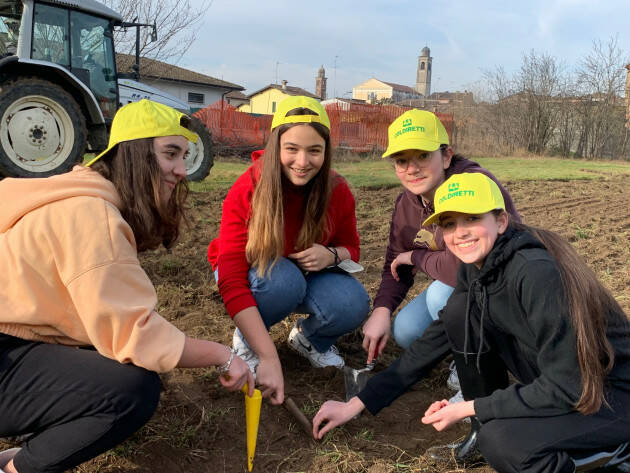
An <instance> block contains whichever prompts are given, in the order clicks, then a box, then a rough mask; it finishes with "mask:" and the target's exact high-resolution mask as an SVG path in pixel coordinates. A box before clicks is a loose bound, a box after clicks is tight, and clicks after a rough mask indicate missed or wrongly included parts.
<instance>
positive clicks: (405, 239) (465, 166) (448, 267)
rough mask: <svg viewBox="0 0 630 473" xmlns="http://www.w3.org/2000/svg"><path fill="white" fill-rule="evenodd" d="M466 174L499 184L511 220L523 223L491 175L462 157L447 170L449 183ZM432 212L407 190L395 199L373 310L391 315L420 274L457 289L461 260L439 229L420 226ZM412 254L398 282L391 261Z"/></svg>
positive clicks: (508, 198) (430, 206)
mask: <svg viewBox="0 0 630 473" xmlns="http://www.w3.org/2000/svg"><path fill="white" fill-rule="evenodd" d="M464 172H480V173H482V174H485V175H486V176H488V177H489V178H490V179H492V180H493V181H494V182H496V183H497V185H498V186H499V189H501V193H502V194H503V199H504V200H505V209H506V211H507V212H508V213H509V214H510V217H511V218H513V219H514V220H516V221H518V222H520V221H521V217H520V215H519V214H518V212H517V211H516V208H515V207H514V202H512V198H511V197H510V194H508V192H507V191H506V190H505V189H504V188H503V186H502V185H501V183H500V182H499V181H498V180H497V178H496V177H494V176H493V175H492V173H491V172H490V171H488V170H487V169H484V168H482V167H481V166H480V165H479V164H477V163H475V162H473V161H470V160H468V159H466V158H464V157H462V156H459V155H455V156H453V159H451V165H450V166H449V167H448V169H447V170H446V179H448V178H449V177H451V176H452V175H453V174H460V173H464ZM433 212H434V210H433V203H430V204H428V205H426V206H425V205H424V203H423V202H422V198H421V197H420V196H417V195H415V194H413V193H412V192H409V191H408V190H405V191H404V192H403V193H402V194H400V195H399V196H398V198H397V199H396V204H395V205H394V212H393V214H392V221H391V224H390V227H389V245H388V246H387V252H386V254H385V264H384V265H383V274H382V276H381V285H380V287H379V288H378V292H377V293H376V297H375V298H374V308H376V307H386V308H388V309H389V310H390V311H392V312H393V311H394V310H396V308H397V307H398V306H399V305H400V303H401V302H402V301H403V299H404V298H405V296H406V295H407V291H409V288H410V287H411V286H412V285H413V279H414V274H415V273H416V272H417V271H422V272H423V273H425V274H426V275H427V276H429V277H430V278H432V279H437V280H438V281H441V282H443V283H444V284H448V285H449V286H452V287H455V283H456V281H457V268H458V267H459V265H460V260H459V259H457V257H456V256H455V255H453V253H451V252H450V251H449V250H448V248H446V246H445V244H444V238H443V237H442V230H441V229H440V227H438V226H437V225H431V226H429V227H422V226H421V225H422V222H424V221H425V220H426V219H427V218H428V217H429V216H430V215H431V214H432V213H433ZM410 250H412V251H413V253H412V254H411V260H412V261H413V267H412V266H408V265H401V266H398V268H397V272H398V276H399V277H400V281H396V280H395V279H394V277H393V276H392V272H391V269H390V268H391V264H392V261H394V259H395V258H396V256H398V255H399V254H400V253H404V252H405V251H410Z"/></svg>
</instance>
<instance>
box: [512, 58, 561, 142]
mask: <svg viewBox="0 0 630 473" xmlns="http://www.w3.org/2000/svg"><path fill="white" fill-rule="evenodd" d="M562 69H563V67H562V66H561V65H560V64H559V63H558V61H557V60H556V59H555V58H554V57H552V56H549V55H547V54H546V53H540V54H537V53H536V52H535V51H533V50H532V51H530V53H529V54H525V55H523V62H522V64H521V70H520V72H519V73H518V74H517V76H516V84H517V88H518V91H519V93H520V99H521V100H520V105H521V106H520V107H518V110H519V111H520V112H521V117H520V122H521V123H522V125H523V128H522V130H523V134H524V135H523V139H524V142H525V147H526V148H527V150H528V151H530V152H533V153H537V154H542V153H544V152H545V150H546V148H547V145H548V143H549V140H550V139H551V137H552V133H553V131H554V129H555V127H556V119H557V114H558V103H559V99H560V93H561V91H560V84H561V83H562Z"/></svg>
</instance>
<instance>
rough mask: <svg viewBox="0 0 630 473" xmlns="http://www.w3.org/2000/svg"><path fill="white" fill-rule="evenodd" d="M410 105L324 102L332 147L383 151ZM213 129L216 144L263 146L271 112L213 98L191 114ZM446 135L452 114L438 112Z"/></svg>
mask: <svg viewBox="0 0 630 473" xmlns="http://www.w3.org/2000/svg"><path fill="white" fill-rule="evenodd" d="M410 109H411V108H410V107H401V106H398V105H368V104H365V105H364V104H350V103H347V102H340V103H336V104H331V105H327V106H326V112H327V113H328V117H329V118H330V137H331V141H332V144H333V147H335V148H337V149H345V150H349V151H353V152H382V151H383V150H385V148H387V127H388V126H389V124H390V123H391V122H393V121H394V119H396V117H398V116H399V115H400V114H402V113H403V112H405V111H407V110H410ZM194 116H195V117H197V118H199V119H200V120H201V121H202V122H203V123H204V124H205V125H206V127H207V128H208V129H209V130H210V132H211V133H212V140H213V142H215V143H216V144H219V145H222V146H227V147H260V148H262V147H264V145H265V143H266V141H267V138H268V137H269V134H270V128H271V120H272V116H271V115H254V114H250V113H244V112H239V111H238V110H237V109H236V108H234V107H233V106H231V105H228V104H227V103H225V102H221V101H219V102H216V103H214V104H212V105H210V106H208V107H206V108H204V109H202V110H199V111H197V112H196V113H195V114H194ZM437 116H438V117H439V119H440V120H441V121H442V123H443V124H444V127H445V128H446V131H447V132H448V134H449V136H451V138H452V136H453V127H454V122H453V115H450V114H444V113H438V114H437Z"/></svg>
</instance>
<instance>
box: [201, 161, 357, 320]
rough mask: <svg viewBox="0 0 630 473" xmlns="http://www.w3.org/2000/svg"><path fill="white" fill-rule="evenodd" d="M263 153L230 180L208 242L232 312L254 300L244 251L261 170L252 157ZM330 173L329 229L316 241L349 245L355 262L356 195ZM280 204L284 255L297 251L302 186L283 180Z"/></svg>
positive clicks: (225, 297) (233, 313) (229, 311)
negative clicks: (217, 223) (216, 228)
mask: <svg viewBox="0 0 630 473" xmlns="http://www.w3.org/2000/svg"><path fill="white" fill-rule="evenodd" d="M262 153H263V152H262V151H256V152H254V153H253V154H252V159H253V160H254V164H252V165H251V166H250V167H249V168H248V169H247V170H246V171H245V172H244V173H243V174H242V175H241V176H240V177H239V178H238V179H237V180H236V182H234V184H233V185H232V187H231V189H230V191H229V192H228V194H227V196H226V198H225V200H224V201H223V212H222V215H221V227H220V229H219V237H218V238H215V239H214V240H213V241H212V242H210V245H209V246H208V261H209V262H210V264H211V265H212V269H213V270H216V269H217V267H218V268H219V292H220V294H221V297H223V302H224V304H225V307H226V309H227V311H228V313H229V314H230V317H234V316H235V315H236V314H237V313H239V312H240V311H241V310H243V309H246V308H247V307H252V306H255V305H256V301H255V300H254V296H253V294H252V292H251V290H250V288H249V281H248V279H247V273H248V271H249V268H250V266H249V263H248V262H247V258H246V256H245V245H246V244H247V233H248V225H249V217H250V215H251V202H252V196H253V195H254V189H255V188H256V183H257V181H258V176H259V175H260V168H259V164H260V163H257V162H256V161H257V159H258V158H259V157H261V156H262ZM331 175H332V176H333V190H332V195H331V199H330V204H329V205H328V210H327V216H328V222H329V227H330V231H329V232H328V233H326V234H325V235H324V237H323V238H322V239H321V240H318V241H317V243H320V244H322V245H325V246H343V247H345V248H347V249H348V251H350V256H351V258H352V259H353V260H354V261H357V262H358V261H359V234H358V232H357V219H356V215H355V212H354V209H355V203H354V197H353V196H352V192H350V188H349V187H348V184H347V183H346V181H345V179H344V178H343V177H341V176H340V175H339V174H337V173H336V172H334V171H331ZM282 204H283V211H284V242H285V246H284V253H283V256H285V257H286V256H287V255H289V254H290V253H295V252H297V251H299V250H298V249H297V248H295V243H296V240H297V236H298V233H299V231H300V228H301V227H302V221H303V205H304V194H303V192H302V189H300V188H297V187H292V186H291V187H289V186H286V187H285V188H284V189H283V199H282Z"/></svg>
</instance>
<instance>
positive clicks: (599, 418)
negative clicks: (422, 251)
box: [422, 173, 630, 473]
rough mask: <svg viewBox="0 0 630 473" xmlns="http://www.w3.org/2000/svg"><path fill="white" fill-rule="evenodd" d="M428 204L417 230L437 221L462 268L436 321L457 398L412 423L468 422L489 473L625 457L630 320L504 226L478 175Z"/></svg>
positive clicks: (546, 235)
mask: <svg viewBox="0 0 630 473" xmlns="http://www.w3.org/2000/svg"><path fill="white" fill-rule="evenodd" d="M435 209H436V212H435V214H434V215H432V216H431V217H430V218H429V219H427V220H426V221H425V222H424V225H428V224H431V223H437V224H439V225H440V227H441V228H442V230H443V233H444V241H445V243H446V246H447V247H448V249H449V250H450V251H451V252H452V253H453V254H454V255H455V256H457V257H458V258H459V259H461V260H462V262H463V263H464V264H462V266H461V267H460V270H459V273H458V282H457V286H456V288H455V291H454V292H453V295H452V296H451V298H450V299H449V301H448V303H447V305H446V307H445V308H444V309H443V311H442V312H441V313H440V320H441V323H442V324H444V327H445V329H446V333H447V335H448V338H449V341H450V343H451V348H452V350H453V354H454V358H455V362H456V366H457V370H458V374H459V379H460V384H461V387H462V393H463V395H464V398H465V399H467V400H466V401H464V402H458V403H454V404H449V402H448V401H446V400H442V401H436V402H434V403H433V404H432V405H431V406H430V407H429V409H427V411H426V413H425V415H424V417H423V419H422V422H423V423H425V424H432V425H433V426H434V427H435V428H436V429H437V430H443V429H445V428H447V427H449V426H450V425H452V424H454V423H455V422H458V421H459V420H461V419H463V418H464V417H468V416H471V417H472V418H473V421H474V423H475V424H476V425H477V428H478V438H477V439H473V441H478V446H479V449H480V450H481V453H482V454H483V456H484V457H485V458H486V460H487V461H488V462H489V463H490V465H491V466H492V467H494V468H495V469H496V470H497V471H500V472H567V473H569V472H573V471H587V470H590V469H593V468H595V467H599V466H604V465H605V466H612V465H615V464H620V463H622V462H624V461H625V460H627V459H629V458H630V446H629V445H628V441H629V440H630V324H629V321H628V318H627V316H626V314H624V312H623V310H622V309H621V308H620V307H619V304H618V303H617V302H616V301H615V299H614V298H613V297H612V295H611V294H610V293H609V292H608V291H607V290H606V289H605V288H604V287H603V286H602V285H601V284H600V283H599V281H598V280H597V278H596V276H595V274H594V273H593V272H592V271H591V270H590V269H589V268H588V267H587V266H586V264H585V263H584V262H583V261H582V259H581V258H580V257H579V256H578V255H577V253H576V252H575V250H574V249H573V248H572V247H571V245H570V244H569V243H568V242H566V241H565V240H564V239H562V238H561V237H560V236H559V235H557V234H555V233H553V232H550V231H545V230H541V229H534V228H531V227H527V226H525V225H522V224H514V223H511V222H510V221H509V217H508V215H507V213H506V212H505V204H504V202H503V198H502V196H501V193H500V191H499V189H498V187H497V186H496V184H495V183H494V182H493V181H492V180H491V179H488V178H487V177H486V176H484V175H482V174H478V173H477V174H475V173H473V174H461V175H455V176H453V177H452V178H450V179H449V180H447V181H446V182H445V183H444V184H442V186H440V188H438V190H437V191H436V194H435ZM508 371H509V372H510V373H512V375H513V376H514V377H515V378H516V379H517V382H516V383H515V384H512V385H510V386H508V383H507V372H508ZM475 417H476V418H475Z"/></svg>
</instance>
